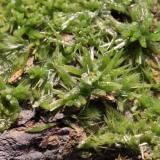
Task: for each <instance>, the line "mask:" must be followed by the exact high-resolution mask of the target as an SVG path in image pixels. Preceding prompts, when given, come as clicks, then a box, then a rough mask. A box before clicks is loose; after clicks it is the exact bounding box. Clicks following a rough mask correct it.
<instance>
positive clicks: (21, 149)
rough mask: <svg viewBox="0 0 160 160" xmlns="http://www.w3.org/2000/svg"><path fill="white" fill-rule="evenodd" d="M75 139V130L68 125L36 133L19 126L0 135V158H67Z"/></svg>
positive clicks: (53, 159)
mask: <svg viewBox="0 0 160 160" xmlns="http://www.w3.org/2000/svg"><path fill="white" fill-rule="evenodd" d="M76 141H77V140H76V132H75V131H74V130H73V129H71V128H68V127H65V128H61V129H60V128H52V129H50V130H48V131H45V132H42V133H36V134H30V133H26V132H25V131H23V129H22V130H21V128H17V129H11V130H9V131H6V132H4V133H3V134H1V135H0V160H64V159H68V157H69V156H70V155H71V153H72V152H73V146H75V144H76ZM71 159H72V157H70V158H69V159H68V160H71ZM74 160H75V158H74Z"/></svg>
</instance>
